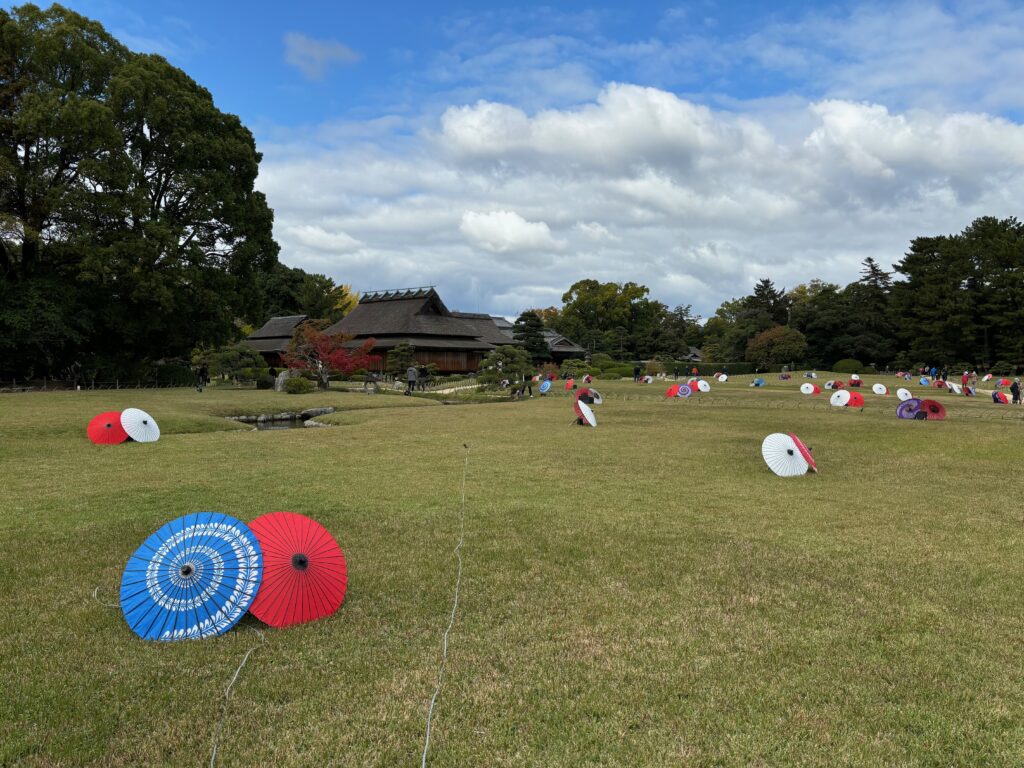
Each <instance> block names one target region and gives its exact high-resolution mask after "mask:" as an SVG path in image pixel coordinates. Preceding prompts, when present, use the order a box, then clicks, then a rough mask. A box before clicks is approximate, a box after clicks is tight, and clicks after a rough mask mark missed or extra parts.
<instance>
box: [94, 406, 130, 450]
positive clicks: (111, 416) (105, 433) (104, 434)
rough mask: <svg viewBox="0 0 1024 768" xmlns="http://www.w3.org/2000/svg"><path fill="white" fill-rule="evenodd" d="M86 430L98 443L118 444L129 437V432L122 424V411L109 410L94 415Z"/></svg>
mask: <svg viewBox="0 0 1024 768" xmlns="http://www.w3.org/2000/svg"><path fill="white" fill-rule="evenodd" d="M85 431H86V432H88V433H89V439H90V440H92V441H93V442H94V443H96V444H97V445H117V444H118V443H123V442H124V441H125V440H127V439H128V433H127V432H125V431H124V427H122V426H121V412H120V411H107V412H106V413H101V414H100V415H99V416H94V417H93V419H92V421H90V422H89V426H88V427H86V430H85Z"/></svg>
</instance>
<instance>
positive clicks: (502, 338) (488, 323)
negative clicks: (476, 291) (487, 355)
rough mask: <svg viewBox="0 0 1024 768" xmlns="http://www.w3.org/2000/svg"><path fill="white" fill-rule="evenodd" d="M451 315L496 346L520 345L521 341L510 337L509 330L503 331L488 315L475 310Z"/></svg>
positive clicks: (479, 337)
mask: <svg viewBox="0 0 1024 768" xmlns="http://www.w3.org/2000/svg"><path fill="white" fill-rule="evenodd" d="M452 317H457V318H459V319H460V320H464V321H465V322H466V323H467V324H468V325H470V326H472V328H473V329H474V332H475V333H476V335H477V338H478V339H481V340H483V341H486V342H488V343H490V344H493V345H494V346H496V347H501V346H505V345H512V346H517V347H518V346H522V343H523V342H521V341H516V340H515V339H514V338H512V334H511V332H510V333H507V334H506V333H503V332H502V330H501V328H499V327H498V324H497V323H496V322H495V321H494V318H493V317H491V316H490V315H484V314H479V313H476V312H452Z"/></svg>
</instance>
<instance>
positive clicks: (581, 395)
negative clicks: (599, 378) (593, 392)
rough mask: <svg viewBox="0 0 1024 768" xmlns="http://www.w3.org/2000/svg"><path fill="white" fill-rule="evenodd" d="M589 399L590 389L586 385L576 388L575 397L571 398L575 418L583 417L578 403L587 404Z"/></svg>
mask: <svg viewBox="0 0 1024 768" xmlns="http://www.w3.org/2000/svg"><path fill="white" fill-rule="evenodd" d="M591 399H592V398H591V397H590V390H589V389H588V388H587V387H583V389H578V390H576V397H575V398H574V399H573V404H572V409H573V411H575V413H576V417H577V418H579V419H582V418H583V411H582V410H581V409H580V403H587V404H588V405H589V403H590V401H591Z"/></svg>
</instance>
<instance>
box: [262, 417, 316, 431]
mask: <svg viewBox="0 0 1024 768" xmlns="http://www.w3.org/2000/svg"><path fill="white" fill-rule="evenodd" d="M305 426H306V422H304V421H302V420H301V419H295V420H292V419H287V420H285V421H257V422H256V429H258V430H260V431H263V430H264V429H304V428H305Z"/></svg>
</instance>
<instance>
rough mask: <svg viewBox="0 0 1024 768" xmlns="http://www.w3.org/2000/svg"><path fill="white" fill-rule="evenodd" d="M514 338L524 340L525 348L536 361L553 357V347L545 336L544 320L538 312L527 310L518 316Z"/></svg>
mask: <svg viewBox="0 0 1024 768" xmlns="http://www.w3.org/2000/svg"><path fill="white" fill-rule="evenodd" d="M512 338H514V339H515V340H516V341H521V342H523V348H524V349H525V350H526V353H527V354H528V355H529V356H530V359H531V360H533V361H534V362H535V363H542V362H544V361H545V360H550V359H551V349H550V348H549V347H548V342H547V340H546V339H545V338H544V321H543V320H541V319H540V315H538V314H537V313H536V312H534V311H532V310H527V311H525V312H523V313H522V314H521V315H519V317H517V318H516V321H515V323H514V324H513V326H512Z"/></svg>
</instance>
